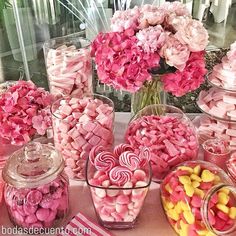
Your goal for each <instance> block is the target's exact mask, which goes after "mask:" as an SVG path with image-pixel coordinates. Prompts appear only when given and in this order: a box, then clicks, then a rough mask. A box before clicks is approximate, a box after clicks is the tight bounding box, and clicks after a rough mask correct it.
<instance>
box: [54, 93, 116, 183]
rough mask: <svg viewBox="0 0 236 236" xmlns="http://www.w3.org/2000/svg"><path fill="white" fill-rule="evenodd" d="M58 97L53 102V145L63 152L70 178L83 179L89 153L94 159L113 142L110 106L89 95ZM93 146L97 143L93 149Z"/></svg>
mask: <svg viewBox="0 0 236 236" xmlns="http://www.w3.org/2000/svg"><path fill="white" fill-rule="evenodd" d="M59 101H60V103H59ZM59 101H57V102H56V103H55V104H54V105H53V106H52V111H53V114H54V115H53V129H54V143H55V147H56V148H57V149H58V150H59V151H60V152H61V153H62V155H63V158H64V160H65V164H66V168H65V171H66V173H67V175H68V176H69V178H71V179H84V178H85V176H84V171H85V162H86V160H87V158H88V156H89V153H90V157H89V158H90V161H92V163H93V162H94V159H95V156H96V155H97V154H98V153H99V152H101V151H104V150H109V149H110V148H111V146H112V143H113V119H114V114H113V107H112V106H110V105H108V104H106V103H104V102H103V101H102V100H100V99H97V98H92V97H84V98H81V99H77V98H75V97H71V98H69V97H67V98H63V99H61V100H59ZM74 105H77V106H76V107H73V106H74ZM88 111H92V113H91V112H88ZM73 114H80V115H79V116H78V115H76V116H73ZM59 117H60V118H59ZM68 118H70V119H69V121H68ZM95 146H98V147H96V148H94V149H93V147H95ZM91 149H92V152H90V151H91Z"/></svg>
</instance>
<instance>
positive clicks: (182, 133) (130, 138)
mask: <svg viewBox="0 0 236 236" xmlns="http://www.w3.org/2000/svg"><path fill="white" fill-rule="evenodd" d="M125 138H126V142H127V143H128V144H130V145H131V146H132V147H133V148H134V149H135V150H139V149H140V148H142V147H148V148H149V149H150V151H151V160H150V161H151V166H152V173H153V180H154V181H158V182H160V181H161V180H162V179H163V178H164V177H165V176H166V174H167V173H168V172H169V170H170V169H171V168H173V167H175V166H176V165H178V164H180V163H181V162H184V161H190V160H195V159H196V158H197V154H198V147H199V145H198V140H197V135H196V132H195V129H194V127H193V125H192V123H191V121H190V120H189V119H188V118H187V116H186V115H185V114H184V113H183V112H182V111H181V110H180V109H178V108H177V107H173V106H169V105H157V104H155V105H149V106H147V107H145V108H143V109H142V110H140V111H139V112H138V113H137V114H136V115H135V117H134V118H133V119H132V120H131V121H130V123H129V126H128V128H127V131H126V136H125Z"/></svg>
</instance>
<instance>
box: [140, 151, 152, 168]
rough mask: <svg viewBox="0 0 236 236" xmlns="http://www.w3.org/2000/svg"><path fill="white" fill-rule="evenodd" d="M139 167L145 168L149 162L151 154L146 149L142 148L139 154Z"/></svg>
mask: <svg viewBox="0 0 236 236" xmlns="http://www.w3.org/2000/svg"><path fill="white" fill-rule="evenodd" d="M138 157H139V159H140V167H142V166H145V165H146V164H147V163H148V162H149V161H150V160H151V152H150V149H149V148H148V147H143V148H142V149H141V151H140V153H139V156H138Z"/></svg>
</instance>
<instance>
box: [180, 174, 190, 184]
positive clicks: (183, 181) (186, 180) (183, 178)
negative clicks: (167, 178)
mask: <svg viewBox="0 0 236 236" xmlns="http://www.w3.org/2000/svg"><path fill="white" fill-rule="evenodd" d="M179 182H180V183H181V184H191V179H190V178H189V176H186V175H182V176H180V177H179Z"/></svg>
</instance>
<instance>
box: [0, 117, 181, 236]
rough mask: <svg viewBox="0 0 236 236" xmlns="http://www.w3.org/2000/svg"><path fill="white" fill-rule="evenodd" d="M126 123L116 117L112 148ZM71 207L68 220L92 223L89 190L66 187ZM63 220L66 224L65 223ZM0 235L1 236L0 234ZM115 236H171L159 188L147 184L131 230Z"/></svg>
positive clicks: (3, 217) (1, 213)
mask: <svg viewBox="0 0 236 236" xmlns="http://www.w3.org/2000/svg"><path fill="white" fill-rule="evenodd" d="M129 119H130V115H129V113H117V114H116V123H115V134H116V141H115V142H116V144H117V143H121V142H122V141H123V140H122V139H123V135H124V131H125V128H126V126H127V123H128V121H129ZM70 197H71V207H70V213H69V216H68V219H70V218H71V217H72V216H74V215H76V214H77V213H78V212H82V213H83V214H84V215H86V216H88V217H90V218H91V219H94V220H95V221H96V216H95V212H94V209H93V205H92V201H91V198H90V193H89V189H88V187H87V185H86V183H85V182H82V181H72V182H71V186H70ZM68 219H67V220H68ZM2 226H3V227H4V228H9V227H12V224H11V223H10V221H9V218H8V216H7V212H6V208H5V206H1V207H0V236H2V235H4V234H3V233H4V232H3V231H2ZM2 232H3V233H2ZM111 232H112V233H113V235H115V236H119V235H120V236H126V235H127V236H132V235H134V236H144V235H150V236H154V235H156V236H158V235H160V236H172V235H173V236H174V235H176V234H175V232H174V231H173V230H172V228H171V227H170V225H169V223H168V222H167V219H166V217H165V214H164V211H163V209H162V206H161V202H160V191H159V185H158V184H156V183H152V184H151V188H150V191H149V193H148V195H147V198H146V201H145V204H144V207H143V209H142V211H141V213H140V216H139V219H138V221H137V223H136V226H135V228H133V229H131V230H119V231H117V230H116V231H111ZM8 235H9V234H8ZM14 235H17V234H14Z"/></svg>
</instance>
